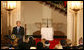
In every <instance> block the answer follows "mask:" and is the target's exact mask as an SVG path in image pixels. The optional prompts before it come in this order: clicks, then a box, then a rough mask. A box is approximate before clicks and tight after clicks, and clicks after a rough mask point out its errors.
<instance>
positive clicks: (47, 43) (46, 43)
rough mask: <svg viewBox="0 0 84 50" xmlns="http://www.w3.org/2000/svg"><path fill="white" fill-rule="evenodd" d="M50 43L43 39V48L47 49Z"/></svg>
mask: <svg viewBox="0 0 84 50" xmlns="http://www.w3.org/2000/svg"><path fill="white" fill-rule="evenodd" d="M49 46H50V43H49V41H48V40H46V41H45V47H44V49H49Z"/></svg>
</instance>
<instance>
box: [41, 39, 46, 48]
mask: <svg viewBox="0 0 84 50" xmlns="http://www.w3.org/2000/svg"><path fill="white" fill-rule="evenodd" d="M45 41H46V39H42V40H41V42H42V43H43V47H45Z"/></svg>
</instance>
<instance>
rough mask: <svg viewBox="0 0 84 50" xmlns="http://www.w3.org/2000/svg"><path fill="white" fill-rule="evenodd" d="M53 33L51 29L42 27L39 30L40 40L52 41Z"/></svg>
mask: <svg viewBox="0 0 84 50" xmlns="http://www.w3.org/2000/svg"><path fill="white" fill-rule="evenodd" d="M53 36H54V31H53V28H52V27H48V28H47V27H43V28H41V39H46V40H50V41H52V40H53Z"/></svg>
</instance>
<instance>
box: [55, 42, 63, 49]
mask: <svg viewBox="0 0 84 50" xmlns="http://www.w3.org/2000/svg"><path fill="white" fill-rule="evenodd" d="M54 49H63V48H62V45H61V44H60V42H59V44H57V45H56V46H55V48H54Z"/></svg>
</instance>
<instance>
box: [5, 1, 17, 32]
mask: <svg viewBox="0 0 84 50" xmlns="http://www.w3.org/2000/svg"><path fill="white" fill-rule="evenodd" d="M3 7H4V8H5V9H6V10H7V11H8V14H9V26H8V28H9V29H8V33H9V34H11V23H10V21H11V19H10V17H11V11H12V10H14V9H15V8H16V1H4V3H3Z"/></svg>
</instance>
